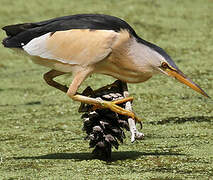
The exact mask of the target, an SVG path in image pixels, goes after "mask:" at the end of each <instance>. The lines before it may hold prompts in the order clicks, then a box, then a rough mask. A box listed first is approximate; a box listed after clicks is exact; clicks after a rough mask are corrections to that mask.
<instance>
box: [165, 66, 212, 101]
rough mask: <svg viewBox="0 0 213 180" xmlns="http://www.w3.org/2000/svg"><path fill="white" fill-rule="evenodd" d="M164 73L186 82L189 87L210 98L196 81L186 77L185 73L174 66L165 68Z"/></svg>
mask: <svg viewBox="0 0 213 180" xmlns="http://www.w3.org/2000/svg"><path fill="white" fill-rule="evenodd" d="M165 71H166V73H167V74H168V75H169V76H172V77H174V78H176V79H177V80H178V81H180V82H181V83H183V84H186V85H187V86H189V87H190V88H192V89H194V90H195V91H197V92H199V93H200V94H202V95H204V96H206V97H208V98H210V97H209V96H208V94H206V93H205V91H204V90H202V89H201V88H200V87H199V86H198V85H197V84H196V83H194V82H193V81H192V80H191V79H189V78H187V77H186V75H185V74H184V73H183V72H181V71H180V70H179V69H174V68H170V67H169V68H167V69H166V70H165Z"/></svg>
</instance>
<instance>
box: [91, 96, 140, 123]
mask: <svg viewBox="0 0 213 180" xmlns="http://www.w3.org/2000/svg"><path fill="white" fill-rule="evenodd" d="M127 101H133V97H127V98H124V99H120V100H115V101H101V102H100V104H99V105H95V106H94V107H93V110H94V109H102V108H107V109H110V110H111V111H113V112H116V113H118V114H122V115H125V116H129V117H131V118H132V119H135V121H137V122H140V121H141V120H140V119H139V118H138V117H137V116H136V115H135V113H134V112H132V111H128V110H126V109H124V108H122V107H120V106H118V105H117V104H122V103H124V102H127Z"/></svg>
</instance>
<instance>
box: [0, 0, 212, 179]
mask: <svg viewBox="0 0 213 180" xmlns="http://www.w3.org/2000/svg"><path fill="white" fill-rule="evenodd" d="M0 3H1V6H0V27H3V26H5V25H8V24H14V23H22V22H31V21H41V20H46V19H49V18H52V17H57V16H63V15H69V14H76V13H104V14H110V15H114V16H118V17H121V18H123V19H125V20H126V21H128V22H129V23H130V24H131V25H132V26H133V28H134V29H135V30H136V31H137V33H138V34H139V35H140V36H141V37H142V38H144V39H146V40H149V41H151V42H153V43H156V44H158V45H159V46H161V47H162V48H164V49H165V50H166V51H167V52H168V53H169V54H170V55H171V56H172V57H173V59H174V61H175V62H176V63H177V64H178V66H179V68H180V69H182V71H183V72H185V73H186V74H187V75H188V76H189V77H190V78H191V79H193V80H194V81H195V82H197V83H198V84H199V85H200V86H201V87H202V88H203V89H205V90H206V92H207V93H208V94H209V96H211V97H213V55H212V52H213V43H212V37H213V21H212V20H213V13H212V9H213V1H212V0H205V1H203V0H187V1H186V0H172V1H171V0H141V1H136V0H122V1H116V0H105V1H100V0H80V1H77V0H70V1H68V0H57V1H55V0H34V1H24V0H16V1H15V0H14V1H12V0H11V1H8V0H0ZM4 36H5V34H4V32H3V31H0V39H3V38H4ZM47 71H48V69H46V68H44V67H41V66H38V65H35V64H33V63H32V62H31V61H30V60H29V59H27V58H25V57H22V56H19V55H17V54H15V53H13V52H12V51H10V50H8V49H6V48H3V46H1V47H0V179H116V180H117V179H123V180H124V179H143V180H144V179H151V180H166V179H168V180H169V179H176V180H179V179H202V180H203V179H213V103H212V100H209V99H207V98H205V97H201V95H199V94H198V93H196V92H194V91H192V90H191V89H189V88H186V86H184V85H182V84H180V83H178V82H177V81H176V80H174V79H171V78H168V77H166V76H163V75H162V76H156V77H153V78H152V79H151V80H149V81H148V82H146V83H143V84H131V85H129V91H130V93H131V95H132V96H134V97H135V101H134V106H135V108H134V110H135V112H137V114H138V115H139V116H141V117H143V118H145V119H146V120H145V121H144V128H143V130H142V132H143V133H144V134H145V139H144V140H142V141H137V142H135V143H133V144H132V143H131V142H130V133H129V132H126V135H127V138H126V139H125V142H124V143H123V144H121V146H120V147H119V150H115V149H113V153H112V162H110V163H106V162H105V161H101V160H97V159H93V158H92V155H91V151H92V149H89V145H88V141H86V140H84V137H85V132H82V130H81V129H82V124H83V123H82V120H81V119H80V114H79V113H78V112H77V109H78V106H79V103H77V102H73V101H72V100H71V99H69V98H68V97H67V96H66V95H65V94H63V93H61V92H59V91H58V90H56V89H54V88H51V87H49V86H48V85H46V84H45V82H44V80H43V78H42V75H43V74H44V73H45V72H47ZM58 81H60V82H64V83H66V84H69V83H70V82H71V81H72V77H68V76H63V77H59V78H58ZM112 81H114V79H113V78H110V77H107V78H103V76H100V75H94V76H92V77H90V78H88V79H87V81H85V82H84V84H83V86H82V87H81V89H80V90H81V91H82V90H83V89H84V88H86V87H87V86H88V85H90V86H91V87H92V88H94V89H96V88H99V87H101V86H104V85H106V84H108V83H111V82H112Z"/></svg>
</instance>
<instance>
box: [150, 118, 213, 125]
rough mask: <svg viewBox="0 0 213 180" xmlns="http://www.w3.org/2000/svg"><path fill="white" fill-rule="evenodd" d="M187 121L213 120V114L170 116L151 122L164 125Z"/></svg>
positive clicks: (151, 122)
mask: <svg viewBox="0 0 213 180" xmlns="http://www.w3.org/2000/svg"><path fill="white" fill-rule="evenodd" d="M186 122H197V123H200V122H213V116H193V117H169V118H166V119H162V120H160V121H150V122H149V123H150V124H153V125H163V124H169V123H174V124H182V123H186Z"/></svg>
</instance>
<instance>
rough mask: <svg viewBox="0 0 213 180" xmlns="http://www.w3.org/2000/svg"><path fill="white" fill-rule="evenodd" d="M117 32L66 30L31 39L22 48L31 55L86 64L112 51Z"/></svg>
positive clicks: (98, 59)
mask: <svg viewBox="0 0 213 180" xmlns="http://www.w3.org/2000/svg"><path fill="white" fill-rule="evenodd" d="M118 34H119V33H117V32H115V31H112V30H89V29H85V30H79V29H74V30H67V31H57V32H55V33H47V34H44V35H42V36H40V37H37V38H34V39H32V40H31V41H30V42H29V43H28V44H26V45H25V46H23V49H24V50H25V51H26V52H27V53H28V54H29V55H31V56H39V57H41V58H43V59H44V61H45V59H52V60H57V61H60V62H62V63H66V64H72V65H74V64H80V65H82V66H87V65H89V64H94V63H96V62H98V61H101V60H102V59H104V58H105V57H107V56H108V55H109V54H110V53H111V51H112V45H113V43H114V42H115V40H116V38H117V36H118Z"/></svg>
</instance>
